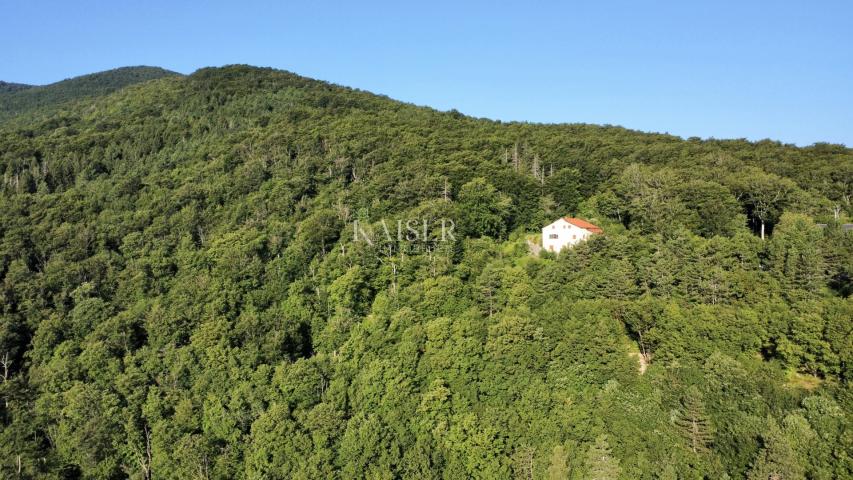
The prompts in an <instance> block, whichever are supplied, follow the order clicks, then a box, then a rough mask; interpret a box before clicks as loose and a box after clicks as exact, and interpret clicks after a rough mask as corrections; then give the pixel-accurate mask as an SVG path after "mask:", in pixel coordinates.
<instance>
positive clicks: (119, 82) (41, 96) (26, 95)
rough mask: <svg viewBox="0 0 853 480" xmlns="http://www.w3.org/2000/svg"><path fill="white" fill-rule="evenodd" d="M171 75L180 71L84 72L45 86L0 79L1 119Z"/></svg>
mask: <svg viewBox="0 0 853 480" xmlns="http://www.w3.org/2000/svg"><path fill="white" fill-rule="evenodd" d="M172 75H180V74H179V73H176V72H172V71H169V70H165V69H163V68H159V67H145V66H139V67H122V68H116V69H114V70H107V71H104V72H98V73H92V74H89V75H82V76H79V77H74V78H69V79H66V80H62V81H59V82H56V83H51V84H50V85H44V86H35V85H24V84H20V83H8V82H0V120H3V119H7V118H10V117H14V116H17V115H20V114H22V113H26V112H31V111H34V110H37V109H40V108H50V107H55V106H58V105H61V104H64V103H67V102H69V101H72V100H78V99H81V98H86V97H97V96H100V95H106V94H108V93H112V92H114V91H116V90H119V89H121V88H124V87H126V86H128V85H133V84H135V83H141V82H146V81H148V80H154V79H157V78H163V77H168V76H172Z"/></svg>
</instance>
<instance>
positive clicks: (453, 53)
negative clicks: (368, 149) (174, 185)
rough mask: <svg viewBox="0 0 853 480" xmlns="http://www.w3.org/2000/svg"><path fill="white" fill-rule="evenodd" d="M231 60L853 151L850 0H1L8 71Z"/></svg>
mask: <svg viewBox="0 0 853 480" xmlns="http://www.w3.org/2000/svg"><path fill="white" fill-rule="evenodd" d="M360 3H363V4H360ZM230 63H247V64H252V65H258V66H271V67H275V68H281V69H286V70H290V71H293V72H296V73H299V74H301V75H306V76H309V77H314V78H319V79H323V80H328V81H332V82H335V83H338V84H343V85H348V86H352V87H357V88H361V89H364V90H369V91H372V92H376V93H382V94H385V95H388V96H390V97H393V98H396V99H399V100H403V101H407V102H412V103H416V104H420V105H429V106H431V107H435V108H438V109H441V110H448V109H451V108H456V109H457V110H459V111H461V112H463V113H466V114H468V115H473V116H478V117H489V118H495V119H501V120H526V121H531V122H584V123H599V124H612V125H622V126H625V127H628V128H634V129H639V130H645V131H657V132H669V133H672V134H676V135H680V136H684V137H689V136H699V137H716V138H749V139H751V140H757V139H763V138H771V139H775V140H781V141H783V142H787V143H796V144H799V145H808V144H811V143H813V142H818V141H827V142H834V143H844V144H846V145H848V146H853V2H851V1H821V0H810V1H806V0H800V1H787V0H780V1H750V0H740V1H728V0H725V1H719V0H718V1H688V0H681V1H656V2H655V1H643V0H633V1H599V2H594V1H564V2H537V1H528V2H520V1H519V2H498V1H492V2H466V1H464V0H456V1H452V2H443V1H424V2H410V1H406V0H396V1H389V2H329V1H324V0H318V1H306V2H300V3H296V2H287V1H277V2H273V1H270V2H260V1H251V0H246V1H232V2H220V1H198V2H188V1H187V2H184V1H181V0H169V1H164V0H147V1H120V0H111V1H90V0H64V1H41V0H2V1H0V79H2V80H5V81H12V82H21V83H34V84H45V83H50V82H54V81H58V80H61V79H64V78H68V77H72V76H76V75H81V74H85V73H92V72H96V71H101V70H106V69H110V68H114V67H119V66H126V65H156V66H161V67H164V68H168V69H171V70H176V71H178V72H182V73H190V72H192V71H194V70H195V69H197V68H200V67H204V66H218V65H225V64H230Z"/></svg>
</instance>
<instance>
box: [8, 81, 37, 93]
mask: <svg viewBox="0 0 853 480" xmlns="http://www.w3.org/2000/svg"><path fill="white" fill-rule="evenodd" d="M28 88H33V85H24V84H23V83H9V82H3V81H0V95H3V94H6V93H14V92H20V91H21V90H26V89H28Z"/></svg>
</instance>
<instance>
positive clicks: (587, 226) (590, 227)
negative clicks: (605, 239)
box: [563, 217, 604, 233]
mask: <svg viewBox="0 0 853 480" xmlns="http://www.w3.org/2000/svg"><path fill="white" fill-rule="evenodd" d="M563 220H565V221H567V222H569V223H571V224H572V225H574V226H576V227H580V228H583V229H584V230H589V231H590V232H592V233H604V230H602V229H601V227H599V226H597V225H593V224H591V223H589V222H587V221H586V220H581V219H580V218H572V217H563Z"/></svg>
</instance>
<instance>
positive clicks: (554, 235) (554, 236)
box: [548, 233, 558, 238]
mask: <svg viewBox="0 0 853 480" xmlns="http://www.w3.org/2000/svg"><path fill="white" fill-rule="evenodd" d="M557 237H558V235H557V234H556V233H552V234H551V235H548V238H557Z"/></svg>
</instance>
